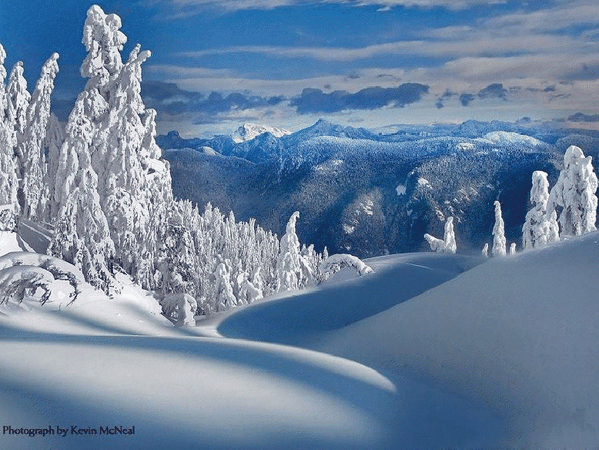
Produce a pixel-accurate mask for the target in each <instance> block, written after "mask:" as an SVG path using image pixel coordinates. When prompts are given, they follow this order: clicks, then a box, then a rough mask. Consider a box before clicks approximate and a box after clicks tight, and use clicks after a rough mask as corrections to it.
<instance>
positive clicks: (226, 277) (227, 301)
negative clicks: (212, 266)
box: [214, 262, 238, 312]
mask: <svg viewBox="0 0 599 450" xmlns="http://www.w3.org/2000/svg"><path fill="white" fill-rule="evenodd" d="M214 276H215V278H216V283H215V285H216V297H215V298H216V312H222V311H226V310H227V309H230V308H234V307H235V306H238V304H237V299H236V298H235V295H233V287H232V286H231V275H230V272H229V269H228V267H227V264H226V263H224V262H221V263H220V264H219V265H218V266H217V268H216V271H215V272H214Z"/></svg>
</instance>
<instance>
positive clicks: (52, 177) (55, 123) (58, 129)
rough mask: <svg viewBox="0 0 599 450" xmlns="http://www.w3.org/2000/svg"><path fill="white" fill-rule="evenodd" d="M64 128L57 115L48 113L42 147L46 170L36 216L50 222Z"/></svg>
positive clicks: (63, 139)
mask: <svg viewBox="0 0 599 450" xmlns="http://www.w3.org/2000/svg"><path fill="white" fill-rule="evenodd" d="M65 137H66V136H65V130H64V127H63V126H62V125H61V123H60V121H59V120H58V117H56V116H55V115H54V114H50V118H49V119H48V127H47V130H46V137H45V140H44V143H43V147H44V148H45V149H47V157H46V161H47V163H46V171H45V176H44V180H43V183H42V189H43V192H42V194H41V202H40V206H39V212H38V217H39V220H40V221H46V222H50V221H51V220H52V219H51V205H52V201H53V198H54V189H55V186H54V183H55V182H56V176H57V173H58V163H59V160H60V148H61V147H62V144H63V143H64V141H65Z"/></svg>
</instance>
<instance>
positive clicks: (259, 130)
mask: <svg viewBox="0 0 599 450" xmlns="http://www.w3.org/2000/svg"><path fill="white" fill-rule="evenodd" d="M264 133H270V134H272V135H273V136H274V137H276V138H280V137H283V136H287V135H289V134H291V131H288V130H285V129H283V128H276V127H271V126H268V125H257V124H255V123H244V124H243V125H242V126H240V127H239V128H238V129H237V130H236V131H235V133H234V134H233V141H234V142H236V143H238V144H239V143H241V142H245V141H251V140H252V139H254V138H256V137H258V136H260V135H261V134H264Z"/></svg>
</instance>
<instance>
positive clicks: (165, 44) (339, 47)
mask: <svg viewBox="0 0 599 450" xmlns="http://www.w3.org/2000/svg"><path fill="white" fill-rule="evenodd" d="M93 3H97V4H99V5H100V6H101V7H102V8H103V9H104V11H105V12H106V13H112V12H114V13H116V14H118V15H119V16H121V18H122V21H123V28H122V31H123V32H124V33H125V34H126V35H127V36H128V38H129V41H128V43H127V46H126V47H125V49H124V55H126V54H127V53H128V51H129V50H130V49H131V48H132V47H133V46H134V45H135V44H136V43H140V44H142V47H143V48H145V49H149V50H151V51H152V53H153V56H152V58H151V59H150V60H148V62H147V63H146V64H145V65H144V81H145V83H144V97H145V99H146V104H148V105H149V106H152V107H154V108H156V109H157V110H158V113H159V115H158V121H159V131H160V132H166V131H168V130H170V129H178V130H180V131H181V132H182V134H184V135H187V136H192V135H196V136H199V135H210V134H213V133H231V132H232V131H234V130H235V128H237V126H239V125H240V124H241V123H243V122H248V121H249V122H258V123H264V124H269V125H274V126H278V127H282V128H287V129H291V130H297V129H299V128H302V127H304V126H308V125H310V124H312V123H313V122H315V121H316V120H317V119H318V118H319V117H325V118H327V119H328V120H330V121H332V122H336V123H341V124H351V125H354V126H365V127H379V126H385V125H391V124H395V123H432V122H461V121H464V120H468V119H471V118H473V119H479V120H492V119H500V120H510V121H514V120H517V119H519V118H522V117H531V118H532V119H534V120H549V119H567V118H570V119H571V120H570V122H567V123H569V124H571V125H573V126H581V127H592V128H596V127H597V126H598V125H599V122H598V118H599V115H598V113H599V2H598V1H597V0H592V1H586V0H579V1H575V2H573V1H565V0H547V1H534V0H529V1H521V0H514V1H511V0H505V1H486V0H455V1H454V0H359V1H358V0H321V1H317V0H312V1H309V0H224V1H223V0H220V1H216V0H144V1H118V0H107V1H99V2H93V1H87V0H62V1H61V2H56V1H55V0H2V1H1V3H0V43H1V44H2V45H3V46H4V47H5V49H6V51H7V54H8V57H7V61H6V63H5V65H6V66H7V69H9V70H10V66H11V65H12V64H14V62H16V61H17V60H23V61H24V64H25V71H26V76H27V78H28V81H29V82H30V84H33V83H34V81H35V79H36V77H37V76H38V73H39V69H40V67H41V65H42V63H43V61H44V60H45V59H46V58H48V57H49V56H50V55H51V54H52V52H54V51H57V52H58V53H59V54H60V55H61V57H60V60H59V64H60V67H61V72H60V74H59V77H58V79H57V88H56V92H55V96H54V98H55V104H56V109H57V111H59V112H61V113H62V114H63V115H64V114H66V112H68V106H69V104H70V103H69V102H71V101H72V99H73V98H74V97H75V95H76V93H77V92H78V91H79V90H80V89H82V87H83V86H84V83H85V81H84V80H82V79H81V78H80V76H79V73H78V68H79V65H80V63H81V61H82V59H83V57H84V56H85V49H84V47H83V45H82V44H81V31H82V28H83V22H84V20H85V14H86V11H87V9H88V8H89V6H91V5H92V4H93ZM124 57H126V56H124ZM577 113H582V114H577Z"/></svg>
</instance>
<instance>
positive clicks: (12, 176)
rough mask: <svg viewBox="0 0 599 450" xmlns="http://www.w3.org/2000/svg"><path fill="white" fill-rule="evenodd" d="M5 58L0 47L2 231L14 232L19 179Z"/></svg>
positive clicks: (0, 211) (0, 191)
mask: <svg viewBox="0 0 599 450" xmlns="http://www.w3.org/2000/svg"><path fill="white" fill-rule="evenodd" d="M5 58H6V52H5V51H4V47H2V45H0V208H1V210H0V231H4V230H13V229H14V228H15V227H16V215H17V212H18V201H17V192H18V178H17V167H16V166H15V161H14V157H13V155H14V147H15V145H16V134H15V131H14V125H13V123H12V121H11V120H10V119H9V116H8V99H7V94H6V89H5V87H4V80H5V79H6V69H5V68H4V60H5Z"/></svg>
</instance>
